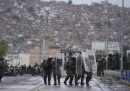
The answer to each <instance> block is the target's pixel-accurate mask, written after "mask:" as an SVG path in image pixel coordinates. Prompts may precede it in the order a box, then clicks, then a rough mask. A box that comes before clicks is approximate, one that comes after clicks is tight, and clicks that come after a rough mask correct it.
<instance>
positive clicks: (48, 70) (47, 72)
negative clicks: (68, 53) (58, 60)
mask: <svg viewBox="0 0 130 91" xmlns="http://www.w3.org/2000/svg"><path fill="white" fill-rule="evenodd" d="M51 63H52V58H48V59H47V60H44V62H43V63H42V68H43V78H44V84H45V85H47V81H46V80H47V78H48V85H51V82H50V81H51V74H52V66H51Z"/></svg>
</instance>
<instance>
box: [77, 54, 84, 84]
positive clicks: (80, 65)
mask: <svg viewBox="0 0 130 91" xmlns="http://www.w3.org/2000/svg"><path fill="white" fill-rule="evenodd" d="M79 79H81V85H84V82H83V81H84V63H83V57H82V53H81V52H79V55H78V57H77V60H76V77H75V80H76V82H75V85H78V80H79Z"/></svg>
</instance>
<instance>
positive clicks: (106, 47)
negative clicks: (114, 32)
mask: <svg viewBox="0 0 130 91" xmlns="http://www.w3.org/2000/svg"><path fill="white" fill-rule="evenodd" d="M106 9H107V13H106V16H107V18H106V21H107V25H106V34H107V33H108V31H109V29H108V28H109V27H108V22H109V16H108V0H107V6H106ZM105 50H106V56H107V59H106V70H107V69H108V36H107V35H106V43H105Z"/></svg>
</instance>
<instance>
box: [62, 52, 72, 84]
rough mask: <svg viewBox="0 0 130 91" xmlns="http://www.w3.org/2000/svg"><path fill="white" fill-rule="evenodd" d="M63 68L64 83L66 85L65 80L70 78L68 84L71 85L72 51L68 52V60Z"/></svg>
mask: <svg viewBox="0 0 130 91" xmlns="http://www.w3.org/2000/svg"><path fill="white" fill-rule="evenodd" d="M64 69H65V70H66V74H67V76H66V78H65V80H64V84H65V85H67V83H66V82H67V81H68V80H69V79H70V80H69V85H73V84H72V81H73V71H72V69H73V67H72V53H69V56H68V60H67V61H66V62H65V66H64Z"/></svg>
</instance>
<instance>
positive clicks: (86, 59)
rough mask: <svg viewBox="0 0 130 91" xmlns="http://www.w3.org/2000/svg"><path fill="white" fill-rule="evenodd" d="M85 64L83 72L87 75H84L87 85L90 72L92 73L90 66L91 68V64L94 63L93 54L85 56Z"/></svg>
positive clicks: (90, 76) (90, 77)
mask: <svg viewBox="0 0 130 91" xmlns="http://www.w3.org/2000/svg"><path fill="white" fill-rule="evenodd" d="M85 65H86V68H85V73H86V75H87V77H86V85H87V86H89V82H90V80H91V79H92V74H93V73H92V68H93V65H94V58H93V56H88V58H85Z"/></svg>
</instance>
